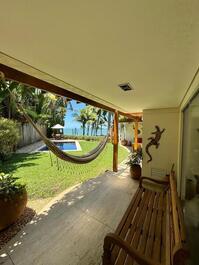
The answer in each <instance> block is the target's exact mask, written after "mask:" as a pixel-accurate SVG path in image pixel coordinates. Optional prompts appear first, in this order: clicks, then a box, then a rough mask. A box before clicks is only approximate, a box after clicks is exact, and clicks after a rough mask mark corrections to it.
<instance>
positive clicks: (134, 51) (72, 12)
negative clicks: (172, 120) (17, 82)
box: [0, 0, 199, 112]
mask: <svg viewBox="0 0 199 265" xmlns="http://www.w3.org/2000/svg"><path fill="white" fill-rule="evenodd" d="M0 5H1V15H0V32H1V35H0V36H1V37H0V38H1V40H0V51H1V52H3V53H6V54H8V55H9V56H13V57H14V58H16V59H18V60H21V61H23V62H25V63H27V64H29V65H31V66H33V67H35V68H37V69H40V70H42V71H44V72H46V73H48V74H51V75H53V76H55V77H57V78H59V79H61V80H63V81H66V82H68V83H71V84H72V85H74V86H76V87H79V88H81V89H82V90H84V91H86V92H89V94H92V95H94V96H97V97H99V98H101V99H103V100H105V101H108V102H110V103H112V104H114V105H116V106H118V108H120V109H124V110H125V111H128V112H137V111H142V110H143V109H148V108H159V107H161V108H163V107H176V106H179V104H180V102H181V100H182V98H183V95H184V94H185V92H186V90H187V88H188V86H189V83H190V82H191V79H192V78H193V76H194V74H195V72H196V70H197V67H198V62H199V19H198V10H199V1H198V0H189V1H187V0H175V1H174V0H167V1H161V0H151V1H148V0H145V1H144V0H143V1H139V0H100V1H98V0H90V1H89V0H84V1H82V0H74V1H69V0H57V1H52V0H51V1H49V0H42V1H41V0H34V1H32V0H19V1H13V0H1V4H0ZM2 63H4V62H3V61H2ZM123 82H130V84H131V85H132V86H133V87H134V88H135V90H134V91H130V92H122V91H121V90H120V89H119V88H118V86H117V85H118V84H120V83H123ZM88 97H89V95H88Z"/></svg>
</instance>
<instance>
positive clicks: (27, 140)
mask: <svg viewBox="0 0 199 265" xmlns="http://www.w3.org/2000/svg"><path fill="white" fill-rule="evenodd" d="M37 126H38V128H39V129H40V130H41V131H42V132H43V133H44V134H46V127H45V126H44V125H38V124H37ZM19 130H20V140H19V143H18V147H23V146H26V145H28V144H33V143H35V142H37V141H39V140H40V139H41V137H40V136H39V135H38V133H37V132H36V130H35V129H34V128H33V127H32V125H31V124H29V123H23V124H21V125H20V127H19Z"/></svg>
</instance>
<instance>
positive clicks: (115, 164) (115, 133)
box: [113, 110, 119, 172]
mask: <svg viewBox="0 0 199 265" xmlns="http://www.w3.org/2000/svg"><path fill="white" fill-rule="evenodd" d="M118 116H119V115H118V111H116V110H115V115H114V123H113V171H114V172H117V171H118V140H119V137H118V121H119V120H118Z"/></svg>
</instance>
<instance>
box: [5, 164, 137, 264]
mask: <svg viewBox="0 0 199 265" xmlns="http://www.w3.org/2000/svg"><path fill="white" fill-rule="evenodd" d="M137 185H138V183H137V182H136V181H133V180H132V179H130V178H129V169H128V168H127V167H126V165H125V163H123V164H121V165H120V167H119V170H118V172H117V173H113V172H111V171H109V172H106V173H104V174H102V175H100V176H99V177H97V178H95V179H92V180H90V181H88V182H86V183H84V184H82V185H79V186H76V187H74V188H73V189H72V190H71V191H67V192H65V193H63V194H60V196H58V197H57V198H55V200H54V202H51V203H50V204H49V205H47V206H46V208H45V209H44V210H43V211H42V212H41V213H40V214H38V215H37V216H36V217H35V218H34V219H33V220H32V221H31V222H30V223H29V224H28V225H27V226H26V227H25V228H24V229H22V231H21V232H20V233H19V234H18V235H17V236H15V237H14V238H13V239H12V240H11V241H10V242H9V243H8V244H7V245H6V246H5V247H4V248H3V250H1V252H0V256H1V264H3V265H27V264H28V265H39V264H49V265H55V264H57V265H62V264H67V265H74V264H81V265H100V264H101V256H102V248H103V239H104V237H105V235H106V234H107V233H108V232H110V231H112V232H113V231H114V230H115V228H116V226H117V224H118V222H119V221H120V219H121V217H122V215H123V214H124V212H125V210H126V207H127V205H128V204H129V202H130V200H131V198H132V196H133V194H134V193H135V191H136V189H137Z"/></svg>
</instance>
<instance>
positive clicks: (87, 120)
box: [74, 106, 96, 135]
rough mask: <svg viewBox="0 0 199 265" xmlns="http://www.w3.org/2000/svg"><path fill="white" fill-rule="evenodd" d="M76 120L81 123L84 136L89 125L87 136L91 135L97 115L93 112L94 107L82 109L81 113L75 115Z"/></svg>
mask: <svg viewBox="0 0 199 265" xmlns="http://www.w3.org/2000/svg"><path fill="white" fill-rule="evenodd" d="M74 117H75V120H76V121H79V122H80V123H81V124H82V129H83V135H85V132H86V125H87V134H89V130H90V125H91V124H92V122H93V121H94V120H95V119H96V113H95V112H94V111H93V107H92V106H86V107H85V108H83V109H81V110H80V111H79V113H75V114H74Z"/></svg>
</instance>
